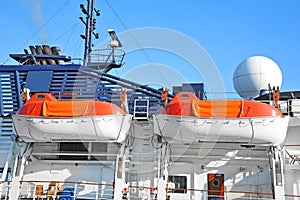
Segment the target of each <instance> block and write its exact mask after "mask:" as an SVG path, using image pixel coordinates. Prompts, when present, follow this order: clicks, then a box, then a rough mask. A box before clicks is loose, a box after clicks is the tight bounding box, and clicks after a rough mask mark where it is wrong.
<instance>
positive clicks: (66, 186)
mask: <svg viewBox="0 0 300 200" xmlns="http://www.w3.org/2000/svg"><path fill="white" fill-rule="evenodd" d="M10 186H11V182H10V181H6V182H2V183H0V195H1V198H0V199H4V200H6V199H8V197H9V189H10ZM113 189H114V185H113V184H112V183H111V184H107V183H95V182H72V181H34V180H31V181H25V180H23V181H21V187H20V199H31V198H32V199H59V200H66V199H68V200H75V199H77V198H80V199H95V200H98V199H99V200H100V199H113V198H114V197H113ZM126 191H127V192H126ZM136 191H138V192H136ZM176 191H180V192H181V193H176ZM14 192H15V191H14ZM137 193H138V194H139V196H136V194H137ZM147 193H148V194H147ZM209 193H214V195H209ZM141 194H144V197H147V199H156V198H157V188H155V187H145V186H134V185H129V186H128V187H127V190H125V192H124V198H127V199H135V198H138V197H141ZM145 194H146V195H145ZM166 194H167V197H166V199H170V198H171V196H174V197H176V199H192V198H193V196H201V197H202V198H204V199H208V198H209V197H210V198H212V199H213V198H214V197H218V198H220V199H222V198H223V199H224V200H229V199H237V198H238V199H241V200H242V199H247V200H248V199H252V200H256V199H260V200H271V199H273V193H269V192H249V191H233V190H230V191H227V190H225V191H224V193H221V194H220V193H218V191H211V190H210V191H208V190H202V189H196V188H167V189H166ZM285 197H286V200H289V199H295V198H300V194H286V195H285Z"/></svg>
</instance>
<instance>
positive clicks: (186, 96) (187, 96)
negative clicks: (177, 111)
mask: <svg viewBox="0 0 300 200" xmlns="http://www.w3.org/2000/svg"><path fill="white" fill-rule="evenodd" d="M180 98H191V96H190V95H189V94H182V95H180Z"/></svg>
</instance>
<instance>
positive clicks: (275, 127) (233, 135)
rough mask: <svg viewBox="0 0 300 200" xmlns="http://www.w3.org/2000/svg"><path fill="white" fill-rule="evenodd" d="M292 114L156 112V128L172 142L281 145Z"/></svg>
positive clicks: (157, 131) (159, 133) (156, 131)
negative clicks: (251, 115)
mask: <svg viewBox="0 0 300 200" xmlns="http://www.w3.org/2000/svg"><path fill="white" fill-rule="evenodd" d="M288 123H289V117H281V116H270V117H257V118H223V119H222V118H198V117H192V116H173V115H167V114H157V115H156V116H155V119H154V127H155V128H154V131H155V133H156V134H158V135H162V136H163V137H164V138H165V139H166V140H167V141H168V142H169V143H193V142H198V141H211V142H241V143H251V144H274V145H278V144H281V143H282V142H283V141H284V140H285V138H286V133H287V127H288Z"/></svg>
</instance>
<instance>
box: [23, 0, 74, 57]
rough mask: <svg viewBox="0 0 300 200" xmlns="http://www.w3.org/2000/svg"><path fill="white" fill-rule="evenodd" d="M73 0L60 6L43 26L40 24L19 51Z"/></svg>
mask: <svg viewBox="0 0 300 200" xmlns="http://www.w3.org/2000/svg"><path fill="white" fill-rule="evenodd" d="M70 1H71V0H68V1H67V2H66V3H65V4H64V5H63V6H62V7H61V8H59V9H58V10H57V11H56V12H55V13H54V15H52V16H51V17H50V18H49V19H48V20H47V21H46V22H45V23H44V24H43V25H42V26H40V27H39V28H38V29H37V30H36V31H35V32H34V33H33V34H32V35H31V36H30V37H29V38H28V40H26V41H25V42H24V43H23V44H22V45H21V46H20V47H19V48H18V49H17V51H19V50H20V49H22V48H23V47H24V46H25V45H26V44H27V43H28V42H29V41H30V40H31V39H32V38H34V37H35V36H36V35H37V34H38V33H40V32H41V31H42V30H43V28H44V27H45V26H47V25H48V24H49V23H50V22H51V21H52V20H53V19H54V18H55V17H56V16H57V15H58V14H59V13H60V12H61V11H62V10H63V9H64V8H65V7H66V6H67V4H68V3H69V2H70Z"/></svg>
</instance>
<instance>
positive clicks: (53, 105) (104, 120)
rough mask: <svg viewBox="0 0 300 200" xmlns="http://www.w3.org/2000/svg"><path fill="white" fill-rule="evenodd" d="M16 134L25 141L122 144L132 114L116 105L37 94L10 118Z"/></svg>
mask: <svg viewBox="0 0 300 200" xmlns="http://www.w3.org/2000/svg"><path fill="white" fill-rule="evenodd" d="M12 117H13V123H14V128H15V131H16V133H17V134H18V136H19V137H21V138H22V139H23V140H24V141H25V142H53V141H98V142H118V143H121V142H122V141H124V139H125V138H126V135H127V132H128V131H129V128H130V123H131V115H129V114H127V113H125V112H124V111H123V110H122V109H121V108H119V107H117V106H116V105H115V104H112V103H108V102H102V101H93V100H85V101H81V100H80V101H79V100H65V101H59V100H57V99H56V98H55V97H53V96H52V95H50V94H47V93H36V94H34V95H33V96H32V98H31V99H30V100H29V101H28V102H26V103H25V104H24V105H23V106H22V107H21V108H20V109H19V110H18V112H17V114H15V115H13V116H12Z"/></svg>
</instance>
